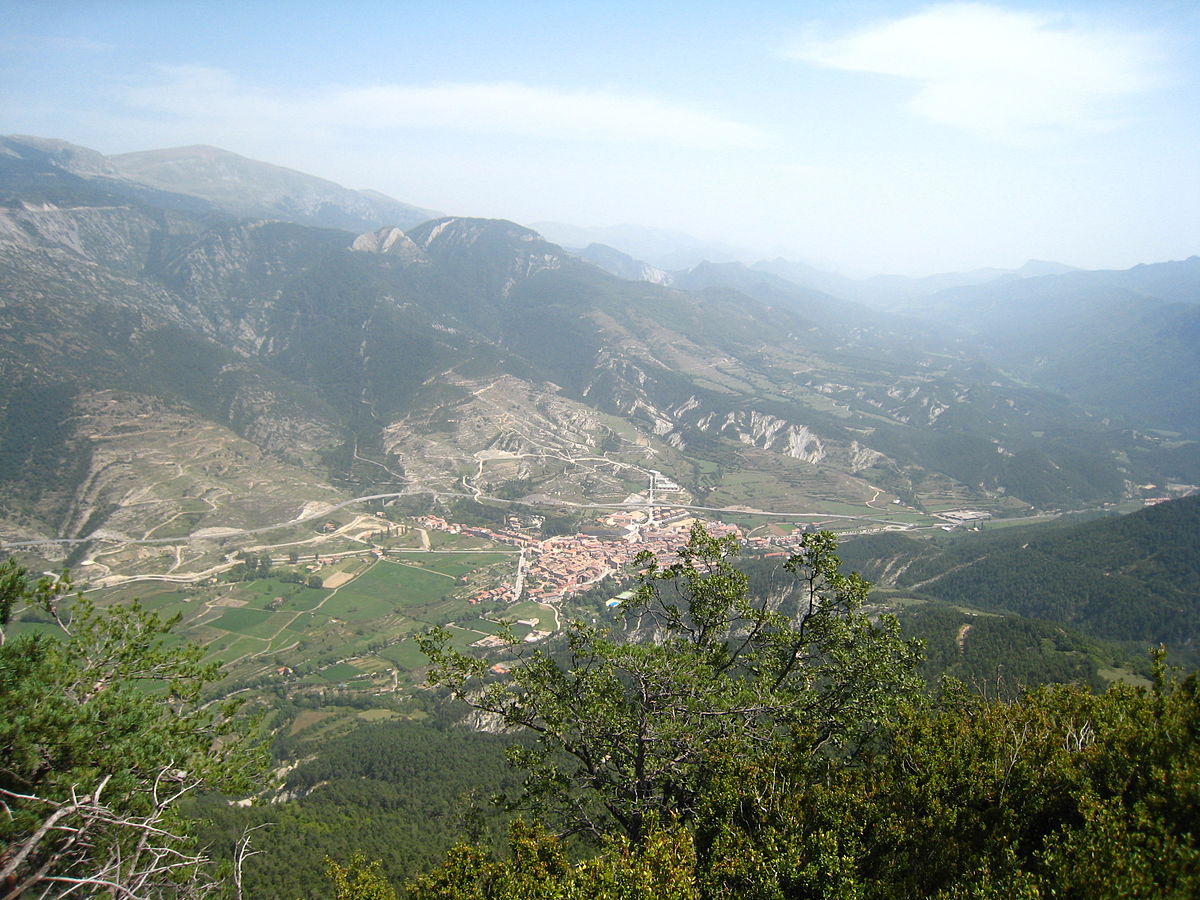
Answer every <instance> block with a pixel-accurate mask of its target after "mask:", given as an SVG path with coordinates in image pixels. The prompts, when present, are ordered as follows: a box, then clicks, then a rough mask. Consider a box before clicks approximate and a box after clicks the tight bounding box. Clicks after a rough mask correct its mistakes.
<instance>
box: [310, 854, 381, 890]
mask: <svg viewBox="0 0 1200 900" xmlns="http://www.w3.org/2000/svg"><path fill="white" fill-rule="evenodd" d="M381 865H382V863H380V861H379V860H374V861H371V862H368V860H367V857H366V855H365V854H364V853H362V852H361V851H360V852H357V853H355V854H354V855H353V856H351V857H350V862H348V863H347V864H346V865H344V866H343V865H340V864H339V863H337V862H335V861H334V860H332V859H330V858H329V857H325V871H326V874H327V875H328V876H329V880H330V881H332V882H333V896H334V898H335V900H396V891H395V889H394V888H393V887H392V886H391V885H390V884H388V880H387V879H386V878H384V877H383V875H382V873H380V871H379V869H380V866H381Z"/></svg>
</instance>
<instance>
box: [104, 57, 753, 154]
mask: <svg viewBox="0 0 1200 900" xmlns="http://www.w3.org/2000/svg"><path fill="white" fill-rule="evenodd" d="M162 71H163V74H164V75H165V76H166V77H165V79H164V80H163V81H161V82H159V83H157V84H153V85H149V86H143V87H139V88H136V89H133V90H131V91H129V92H128V94H127V97H126V99H127V101H128V102H130V103H131V104H132V105H133V106H134V107H136V108H139V109H141V110H144V111H150V112H155V113H164V114H168V115H170V116H172V117H175V118H177V119H180V118H194V119H196V120H197V121H198V122H200V123H203V122H206V121H210V120H213V119H218V120H225V121H240V122H243V123H254V124H255V125H257V126H267V127H270V126H277V127H282V128H287V129H289V130H309V131H312V130H324V129H337V130H342V129H354V130H367V131H373V132H389V131H395V130H398V129H399V130H403V129H438V130H453V131H466V132H476V133H488V134H511V135H522V136H532V137H538V138H548V139H565V140H587V141H600V142H611V143H621V144H649V145H655V144H666V145H671V146H684V147H703V148H744V147H753V146H758V145H761V144H762V143H763V142H764V140H765V137H764V135H763V134H762V133H761V132H760V131H759V130H757V129H755V128H753V127H751V126H748V125H745V124H742V123H740V122H736V121H732V120H729V119H725V118H722V117H720V116H717V115H714V114H712V113H709V112H706V111H704V110H702V109H697V108H693V107H691V106H684V105H679V104H674V103H670V102H667V101H664V100H658V99H654V98H650V97H637V96H629V95H625V94H620V93H616V92H612V91H604V90H581V91H560V90H552V89H547V88H540V87H531V86H529V85H525V84H520V83H515V82H489V83H473V84H461V83H442V84H426V85H397V84H379V85H369V86H358V87H326V88H322V89H320V90H317V91H314V92H306V93H300V92H280V91H267V90H261V89H256V88H248V87H245V86H243V85H241V84H239V83H238V82H237V81H236V80H235V79H234V78H233V77H232V76H231V75H229V74H228V73H226V72H224V71H222V70H219V69H209V68H202V67H171V68H168V69H164V70H162Z"/></svg>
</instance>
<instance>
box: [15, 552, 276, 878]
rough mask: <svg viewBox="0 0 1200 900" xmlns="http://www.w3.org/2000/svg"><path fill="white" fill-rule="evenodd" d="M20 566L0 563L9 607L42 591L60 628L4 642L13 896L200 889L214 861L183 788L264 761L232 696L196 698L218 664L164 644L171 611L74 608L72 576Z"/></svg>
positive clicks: (225, 783)
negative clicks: (191, 828) (30, 575)
mask: <svg viewBox="0 0 1200 900" xmlns="http://www.w3.org/2000/svg"><path fill="white" fill-rule="evenodd" d="M23 576H24V572H22V571H21V570H20V569H18V568H16V567H15V566H14V565H13V564H12V563H11V562H10V563H8V564H6V566H5V567H4V569H3V574H0V594H3V608H2V609H0V613H3V618H7V616H8V615H9V614H10V613H11V612H12V610H13V608H14V607H15V606H16V605H18V604H21V603H28V602H33V603H37V604H39V605H40V606H42V607H43V609H45V610H46V611H47V612H49V613H50V614H51V615H52V616H53V618H54V619H55V620H56V621H58V622H59V623H60V624H61V625H62V626H63V629H64V634H63V637H61V638H54V637H46V636H43V635H27V636H21V637H18V638H16V639H14V640H12V641H8V642H6V643H4V644H3V645H2V646H0V748H2V751H3V752H2V753H0V800H2V801H3V804H4V815H3V816H0V844H2V845H3V846H5V847H6V850H5V852H4V853H3V854H2V855H0V879H3V880H4V883H5V885H6V886H7V887H9V888H10V889H11V890H12V891H13V893H12V894H11V896H16V895H19V894H21V893H22V891H34V890H36V891H37V892H38V893H39V895H42V896H63V895H66V894H67V893H70V892H72V891H78V890H83V889H87V886H89V885H90V886H91V887H92V888H95V887H97V886H109V887H112V888H113V889H114V890H118V891H119V892H120V891H123V892H126V893H129V894H130V895H138V896H145V895H146V894H147V893H154V894H155V895H158V894H160V893H162V894H167V893H170V892H172V891H180V892H182V891H184V888H185V887H186V888H187V889H188V890H199V888H200V887H202V886H203V880H204V878H205V877H206V876H205V874H204V872H205V870H204V868H203V866H202V864H203V862H204V860H203V858H202V855H201V854H199V853H198V852H197V851H196V849H195V848H194V847H193V846H192V845H191V844H190V842H189V841H188V839H187V830H186V828H184V827H183V821H182V820H181V818H180V817H179V814H178V810H177V805H178V800H179V799H180V798H181V797H182V796H184V795H185V794H187V793H189V792H191V791H194V790H196V789H197V788H200V787H209V788H213V789H219V790H225V791H229V792H231V793H245V792H248V791H250V790H251V789H252V788H254V787H255V786H256V785H255V779H256V777H257V776H258V775H259V773H261V771H262V763H263V761H264V760H263V755H262V752H261V750H260V748H257V747H256V746H255V745H254V744H253V742H251V741H249V740H248V739H246V737H245V736H244V734H243V725H244V723H241V722H239V721H237V720H235V719H234V712H235V707H236V704H234V703H225V704H207V705H203V706H201V705H199V704H198V702H197V700H198V697H199V695H200V691H201V689H202V688H203V686H204V685H205V684H206V683H208V682H211V681H212V680H214V679H215V677H216V674H217V673H216V669H215V667H213V666H207V665H202V664H201V663H200V658H201V656H202V653H203V651H202V650H201V649H200V648H198V647H179V646H175V645H171V646H169V645H168V644H167V643H166V642H165V640H164V637H165V635H166V633H167V632H168V630H169V629H170V627H171V625H172V624H173V622H171V621H168V622H164V621H162V620H160V619H159V618H158V617H157V616H156V615H154V614H152V613H148V612H146V611H145V610H143V609H141V608H140V607H139V606H138V605H137V604H136V603H135V604H133V605H131V606H123V607H114V608H112V609H110V610H106V611H101V610H98V609H96V608H95V607H93V606H92V604H91V603H89V602H88V601H87V600H85V599H84V598H82V597H77V598H75V599H74V601H73V602H72V603H71V604H69V606H70V608H69V609H67V608H66V607H67V604H64V603H63V602H62V600H63V596H64V595H65V594H66V593H67V592H68V591H69V589H70V581H69V580H68V579H65V578H64V579H61V580H57V581H55V580H51V579H42V580H41V581H40V582H38V583H37V584H33V585H30V584H28V583H23ZM0 624H3V623H2V622H0Z"/></svg>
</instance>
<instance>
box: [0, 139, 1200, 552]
mask: <svg viewBox="0 0 1200 900" xmlns="http://www.w3.org/2000/svg"><path fill="white" fill-rule="evenodd" d="M614 253H616V251H614V252H613V253H606V252H605V251H604V250H603V249H597V248H594V247H593V248H590V249H585V250H583V251H580V252H569V251H567V250H565V249H564V248H563V247H562V246H560V245H558V244H555V243H552V242H551V241H549V240H547V239H546V238H545V237H543V236H542V235H541V234H539V233H538V232H536V231H534V230H532V229H530V228H526V227H523V226H521V225H518V224H515V223H512V222H507V221H503V220H492V219H472V218H464V217H444V216H443V217H438V216H436V215H435V214H433V213H430V212H428V211H425V210H419V209H416V208H414V207H411V206H408V205H406V204H403V203H400V202H399V201H394V200H391V199H390V198H386V197H383V196H382V195H378V194H374V193H371V192H356V191H348V190H345V189H343V188H340V187H339V186H337V185H334V184H332V183H331V182H326V181H323V180H321V179H317V178H313V177H312V176H307V175H303V174H301V173H297V172H292V171H290V170H287V169H282V168H279V167H275V166H271V165H269V164H266V163H259V162H254V161H251V160H246V159H244V158H242V157H238V156H236V155H234V154H229V153H226V152H225V151H220V150H216V149H214V148H208V147H192V148H182V149H178V150H165V151H151V152H147V153H135V154H124V155H121V156H113V157H106V156H103V155H101V154H99V153H96V152H95V151H91V150H87V149H86V148H80V147H75V146H72V145H70V144H66V143H64V142H61V141H54V140H47V139H35V138H22V137H9V138H4V139H0V285H2V288H0V290H2V293H0V417H2V420H3V421H2V423H0V491H2V492H3V496H4V500H5V503H4V505H3V509H4V512H3V516H2V521H0V537H2V538H7V539H12V538H15V537H17V536H21V537H55V536H58V537H66V538H82V537H88V536H98V535H119V536H125V537H138V538H146V537H148V536H150V535H161V534H164V533H167V532H170V533H174V532H172V531H171V529H178V528H182V527H184V526H185V525H186V528H185V531H186V530H189V529H190V531H189V532H188V533H191V532H202V531H203V530H204V529H206V528H207V529H213V528H221V527H228V526H231V525H232V526H233V527H248V526H252V525H260V524H265V523H269V522H277V521H281V520H283V519H285V518H287V517H288V516H294V515H296V514H297V513H298V511H299V510H301V509H303V508H305V504H306V503H308V502H310V501H311V500H313V499H314V498H321V499H328V500H334V499H337V498H346V497H349V496H352V495H353V494H355V493H366V492H368V491H370V490H380V489H384V488H386V489H390V490H392V491H396V492H401V493H403V492H409V493H412V494H414V495H421V496H438V495H442V496H453V495H462V494H467V495H469V496H473V497H475V498H477V499H486V498H487V497H490V496H496V497H500V496H508V495H510V494H512V493H513V492H514V491H516V490H517V488H518V487H519V488H520V491H519V494H520V495H523V496H526V499H530V500H534V499H537V498H541V499H542V501H543V502H553V503H577V504H586V503H619V502H621V501H622V500H623V499H624V498H625V497H626V496H627V495H628V494H629V493H630V492H631V491H634V490H638V489H640V488H642V487H644V485H645V476H646V473H647V472H650V471H654V472H661V473H665V474H666V475H668V476H670V477H671V478H672V479H673V480H674V481H675V482H677V483H678V485H679V486H680V487H681V488H682V492H681V494H680V498H681V500H683V499H686V500H691V501H693V502H694V503H695V504H698V505H706V506H710V507H715V508H726V509H729V508H741V509H747V510H755V509H758V510H767V511H778V512H788V511H796V510H814V511H820V512H822V513H825V514H831V515H837V514H842V515H846V516H849V517H852V516H853V515H854V514H856V511H857V514H861V515H862V516H864V517H874V518H877V519H881V520H886V519H888V518H889V517H890V518H891V519H892V520H895V521H897V522H899V523H900V524H903V523H904V522H906V521H909V522H915V521H918V520H920V519H921V517H922V516H930V515H933V514H935V513H936V512H937V511H938V510H944V509H947V508H954V507H961V506H963V505H978V506H981V507H982V508H986V509H989V510H991V511H992V512H993V513H994V514H996V515H1014V514H1024V513H1028V512H1032V511H1035V510H1046V509H1061V508H1077V507H1083V506H1093V505H1098V504H1103V503H1112V502H1116V501H1119V500H1122V499H1128V498H1130V497H1139V496H1142V495H1143V494H1144V493H1146V492H1147V491H1149V492H1151V493H1164V492H1168V491H1175V492H1176V493H1183V492H1186V490H1187V489H1188V487H1187V486H1188V485H1189V484H1194V483H1195V482H1197V481H1200V461H1198V460H1200V453H1198V452H1197V450H1198V446H1200V445H1198V444H1197V443H1196V439H1197V438H1198V437H1200V433H1198V432H1200V422H1197V421H1196V418H1197V417H1196V402H1195V398H1196V397H1197V396H1200V394H1198V393H1197V392H1196V391H1194V390H1192V389H1191V388H1192V386H1193V385H1194V384H1195V378H1196V377H1197V376H1196V372H1197V367H1196V365H1195V364H1194V361H1195V354H1196V349H1195V348H1196V346H1197V345H1196V342H1195V340H1191V339H1189V336H1191V335H1194V334H1195V331H1194V328H1195V318H1194V315H1195V313H1196V311H1197V309H1200V306H1197V303H1196V299H1197V294H1196V292H1195V285H1196V283H1197V271H1196V270H1197V268H1200V264H1197V263H1196V261H1195V260H1189V261H1187V263H1181V264H1163V265H1161V266H1145V267H1141V268H1140V271H1139V270H1131V272H1130V273H1124V274H1122V273H1085V272H1066V273H1058V274H1054V273H1052V274H1045V275H1034V274H1032V273H1028V274H1029V275H1030V277H1026V278H1015V277H1014V278H1008V277H1004V276H999V277H998V278H996V279H993V280H992V281H989V282H986V283H985V284H983V285H974V286H958V287H954V288H951V289H949V292H947V291H945V290H943V291H939V292H933V293H931V294H928V295H927V296H925V297H924V298H923V299H922V305H920V306H913V305H909V306H908V307H904V306H902V305H901V306H899V307H897V308H891V309H887V310H884V309H880V308H878V307H879V304H878V303H874V304H873V303H869V302H867V301H866V300H864V299H863V298H862V297H858V298H854V297H849V296H845V295H838V294H837V293H835V292H834V291H833V290H831V289H830V288H834V287H836V285H832V284H827V285H825V286H823V287H820V288H818V287H814V286H811V285H805V284H801V283H798V282H797V281H795V280H792V279H790V278H788V277H787V275H786V273H785V272H784V269H783V268H782V267H780V266H774V267H773V268H774V270H773V271H771V270H768V269H769V268H770V267H747V266H744V265H741V264H737V263H728V262H725V263H700V264H698V265H695V266H693V267H692V268H690V269H687V270H683V271H676V272H672V273H669V277H665V276H664V277H657V276H655V274H654V273H655V272H658V273H659V274H660V275H662V274H663V273H664V270H662V269H659V268H656V267H653V266H645V267H641V268H636V269H628V270H626V271H625V272H624V273H623V274H624V275H625V276H626V277H619V276H618V275H614V274H612V272H611V271H606V269H612V268H614V267H615V266H616V265H618V264H620V265H626V263H625V262H624V261H623V260H622V259H621V258H620V256H621V255H620V254H619V253H616V256H614ZM598 255H599V256H602V257H605V259H606V260H607V263H605V261H604V260H597V256H598ZM598 262H599V263H600V264H597V263H598ZM630 275H633V276H635V277H634V278H632V279H631V278H630V277H628V276H630ZM1064 279H1065V281H1064ZM1122 279H1124V280H1122ZM1058 285H1063V286H1065V287H1063V288H1061V289H1060V288H1059V287H1057V286H1058ZM1104 285H1107V287H1104ZM954 292H958V293H954ZM972 292H973V293H972ZM1048 297H1052V298H1053V302H1051V301H1050V300H1048V299H1047V298H1048ZM997 304H999V305H1000V306H1005V307H1007V308H1008V314H1003V313H1001V312H1000V311H999V309H998V307H997ZM989 310H990V312H989ZM1022 321H1024V322H1025V323H1026V324H1027V330H1028V334H1027V337H1026V338H1025V339H1024V340H1022V339H1021V336H1020V335H1021V329H1020V327H1019V325H1020V323H1021V322H1022ZM1049 329H1059V330H1060V331H1059V333H1052V332H1049V331H1048V330H1049ZM1089 348H1090V351H1092V352H1089ZM1100 373H1105V375H1107V381H1108V384H1109V387H1108V388H1103V387H1101V385H1103V384H1104V382H1105V379H1104V378H1102V377H1101V375H1100ZM1139 397H1140V398H1141V400H1140V401H1139V400H1138V398H1139ZM199 434H203V435H205V438H204V440H203V441H200V442H198V441H196V440H195V436H196V435H199ZM298 486H303V489H300V487H298ZM1147 486H1152V487H1147ZM906 516H907V517H909V518H905V517H906ZM168 523H173V524H171V525H170V527H169V528H168V527H167V525H168ZM181 523H183V524H181ZM164 528H166V529H167V531H166V532H164V531H163V530H162V529H164Z"/></svg>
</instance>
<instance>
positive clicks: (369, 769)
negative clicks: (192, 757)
mask: <svg viewBox="0 0 1200 900" xmlns="http://www.w3.org/2000/svg"><path fill="white" fill-rule="evenodd" d="M459 712H460V713H461V710H460V711H459ZM510 743H512V738H511V737H505V736H500V735H493V734H484V733H479V732H476V731H470V730H467V729H463V728H445V729H443V728H439V727H436V726H435V725H433V724H430V723H429V722H428V721H421V722H410V721H403V720H401V721H388V722H378V723H373V724H360V725H359V726H358V727H356V728H354V729H353V730H352V731H351V732H350V733H349V734H344V735H341V736H337V737H328V736H320V737H310V738H307V739H304V738H302V737H295V736H291V735H284V736H281V737H280V738H279V739H278V740H277V742H276V751H277V753H279V754H282V758H283V761H288V760H299V764H298V765H296V767H295V768H294V769H293V770H292V771H291V772H289V773H288V774H287V776H286V777H285V779H284V782H283V784H282V785H281V790H282V792H283V796H281V797H280V798H279V799H278V800H277V801H275V802H272V803H270V804H266V805H255V806H250V807H240V806H233V805H231V804H229V803H228V802H226V799H225V798H224V797H220V796H208V797H204V798H202V799H201V800H200V801H199V802H196V803H194V804H192V805H190V806H189V808H188V810H187V812H188V814H189V815H191V816H193V817H194V818H196V819H197V820H199V821H198V822H197V825H196V829H197V834H198V836H199V837H200V838H201V840H202V841H203V842H204V843H206V844H208V845H210V846H211V847H212V848H213V853H214V856H216V857H217V858H219V859H221V860H229V861H230V862H232V860H233V856H232V854H233V847H234V842H235V841H236V840H237V836H238V835H239V834H241V833H243V832H244V831H245V829H246V828H249V827H254V826H256V825H259V824H262V823H265V822H269V823H273V824H272V825H271V827H269V828H264V829H262V830H261V831H256V832H255V836H254V846H255V849H256V850H258V851H260V852H259V853H258V854H257V855H255V856H254V857H252V858H250V859H247V860H246V863H245V867H244V883H245V889H246V894H247V896H250V897H286V898H301V897H303V898H312V900H317V898H323V897H326V896H328V893H329V889H328V882H327V881H326V880H325V877H324V876H325V866H324V864H323V862H322V860H323V859H325V858H326V857H329V858H332V859H335V860H341V861H345V860H347V859H350V858H351V857H352V855H353V854H354V853H355V852H356V851H358V852H362V853H363V854H365V855H366V857H368V858H369V859H372V860H378V861H379V863H380V868H379V872H380V873H381V874H382V875H383V876H384V877H386V878H388V879H390V880H391V881H392V882H393V883H397V884H398V883H400V882H401V881H403V879H405V878H411V877H412V876H414V875H415V874H417V873H418V872H420V871H422V870H424V869H426V868H428V867H430V866H431V865H433V864H435V863H436V862H437V861H438V860H439V859H441V858H442V857H443V856H444V855H445V853H446V852H447V851H448V850H449V849H450V848H451V847H452V846H453V844H454V842H455V841H456V840H459V839H460V838H461V837H462V835H463V834H464V833H467V834H469V835H471V837H472V838H473V839H476V840H481V841H489V842H490V841H493V840H497V841H498V840H499V839H501V838H502V837H503V835H504V829H505V826H506V824H507V821H508V817H507V815H506V814H504V812H503V811H502V810H500V809H498V808H496V807H495V806H494V805H492V804H490V803H489V802H488V800H489V798H490V797H491V795H492V794H493V793H495V792H497V791H509V790H516V789H517V788H518V787H519V785H520V782H519V778H518V777H517V774H516V773H514V772H513V771H512V770H511V769H510V768H509V766H508V764H507V762H506V761H505V753H504V751H505V747H506V746H507V745H508V744H510Z"/></svg>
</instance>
